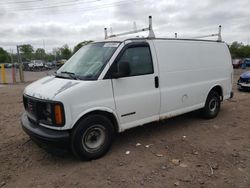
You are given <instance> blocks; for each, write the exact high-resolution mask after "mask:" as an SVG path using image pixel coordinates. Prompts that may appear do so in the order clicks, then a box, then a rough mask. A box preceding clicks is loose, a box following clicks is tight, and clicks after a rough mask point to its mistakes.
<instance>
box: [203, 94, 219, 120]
mask: <svg viewBox="0 0 250 188" xmlns="http://www.w3.org/2000/svg"><path fill="white" fill-rule="evenodd" d="M219 111H220V95H219V94H218V92H216V91H213V90H212V91H210V93H209V94H208V96H207V99H206V103H205V107H204V108H203V109H202V115H203V117H204V118H206V119H212V118H215V117H216V116H217V115H218V113H219Z"/></svg>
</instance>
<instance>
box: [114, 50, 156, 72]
mask: <svg viewBox="0 0 250 188" xmlns="http://www.w3.org/2000/svg"><path fill="white" fill-rule="evenodd" d="M121 62H128V63H129V66H130V75H129V76H138V75H144V74H152V73H153V72H154V70H153V62H152V58H151V54H150V49H149V47H148V46H138V47H130V48H128V49H126V50H125V51H124V53H123V54H122V56H121V58H120V59H119V61H118V64H119V63H121Z"/></svg>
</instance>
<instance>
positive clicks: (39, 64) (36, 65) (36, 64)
mask: <svg viewBox="0 0 250 188" xmlns="http://www.w3.org/2000/svg"><path fill="white" fill-rule="evenodd" d="M28 68H29V70H32V71H35V70H42V69H43V68H44V63H43V61H42V60H32V61H31V62H30V63H29V64H28Z"/></svg>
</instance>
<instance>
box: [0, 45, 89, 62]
mask: <svg viewBox="0 0 250 188" xmlns="http://www.w3.org/2000/svg"><path fill="white" fill-rule="evenodd" d="M91 42H93V41H83V42H80V43H78V44H77V45H76V46H75V47H74V48H73V49H70V48H69V46H68V45H67V44H65V45H63V46H62V47H59V48H53V50H52V52H48V53H47V52H46V51H45V49H43V48H37V49H35V48H34V47H33V46H32V45H31V44H23V45H20V46H19V53H20V57H21V60H22V62H27V61H28V62H29V61H31V60H44V61H49V62H51V61H57V60H61V59H66V60H67V59H69V58H70V57H71V56H72V55H73V54H74V53H76V52H77V51H78V50H79V49H80V48H81V47H82V46H84V45H87V44H89V43H91ZM11 58H12V60H13V62H17V61H18V57H17V53H8V52H7V51H6V50H4V49H3V48H2V47H0V63H11Z"/></svg>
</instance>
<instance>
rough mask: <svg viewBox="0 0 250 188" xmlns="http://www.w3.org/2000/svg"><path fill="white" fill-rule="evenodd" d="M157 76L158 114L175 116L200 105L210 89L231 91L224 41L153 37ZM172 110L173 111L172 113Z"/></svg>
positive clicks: (228, 56) (226, 93)
mask: <svg viewBox="0 0 250 188" xmlns="http://www.w3.org/2000/svg"><path fill="white" fill-rule="evenodd" d="M154 45H155V49H156V53H157V57H158V63H159V75H160V88H161V114H162V116H174V114H176V115H177V114H180V113H185V112H188V111H191V110H195V109H198V108H201V107H203V106H204V104H205V100H206V97H207V94H208V92H209V90H210V89H211V88H212V87H213V86H215V85H220V86H222V88H223V94H224V95H225V96H227V95H228V94H230V92H231V71H232V68H231V63H230V61H231V60H230V55H229V54H228V49H227V47H226V45H225V44H224V43H216V42H203V41H202V42H200V41H181V40H155V41H154ZM171 112H174V113H171Z"/></svg>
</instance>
